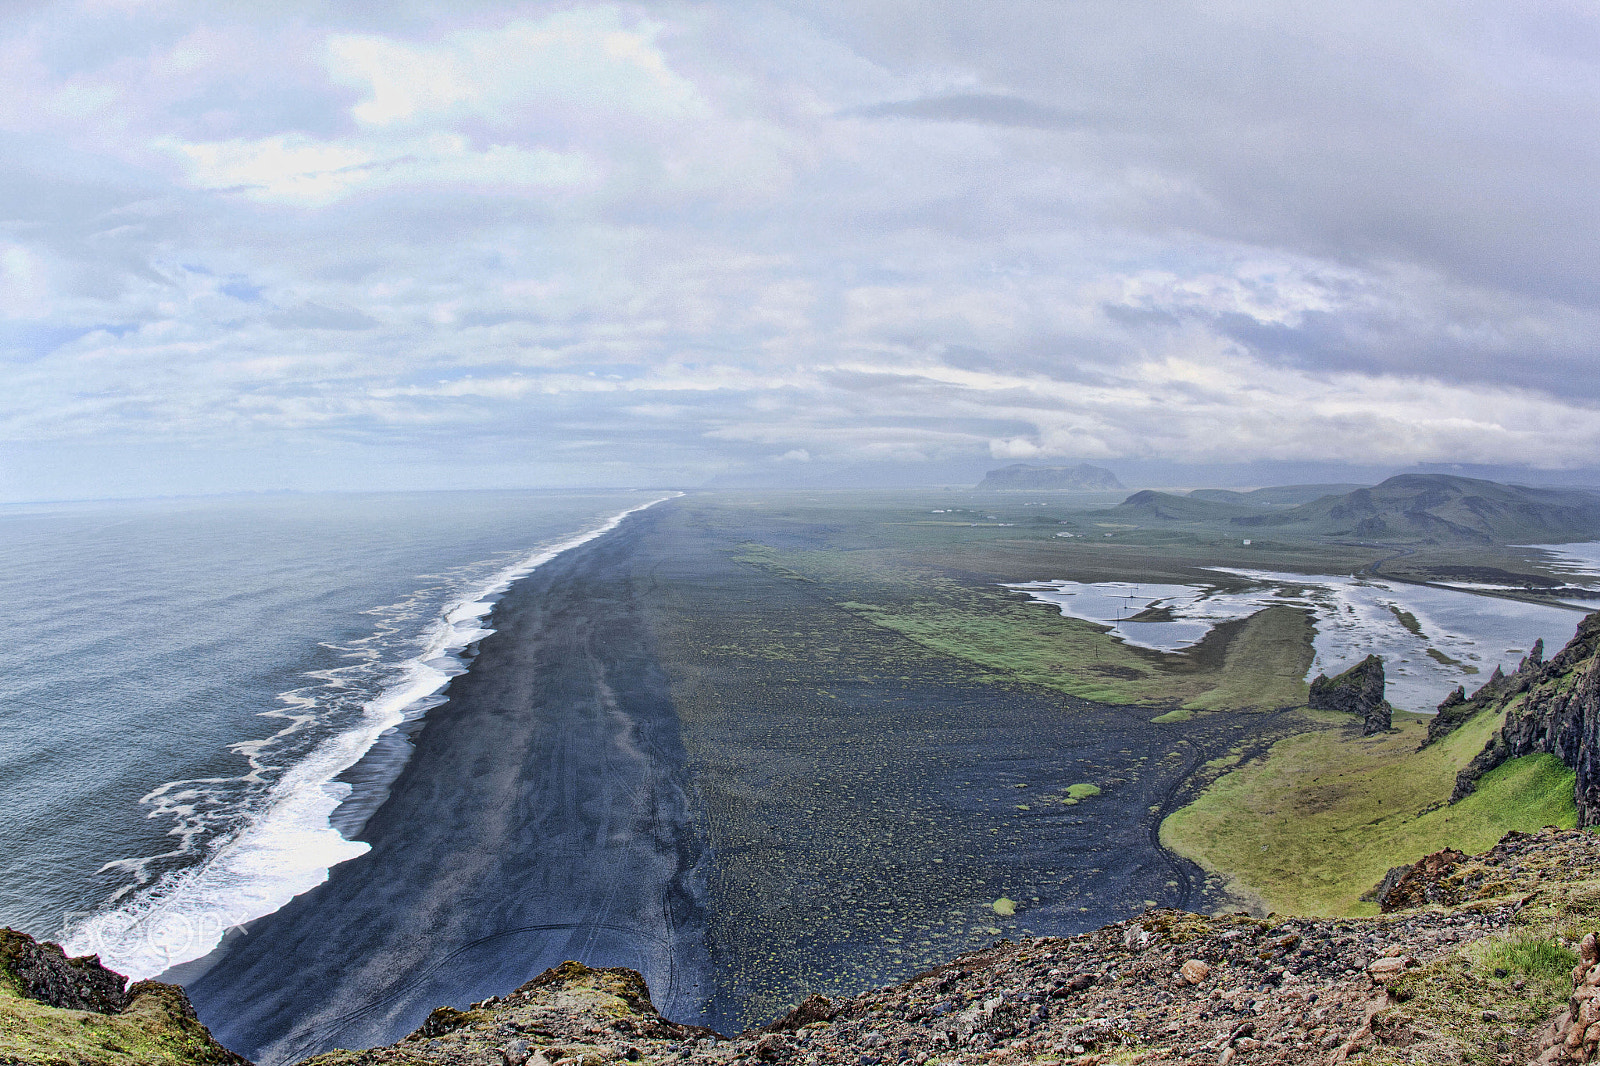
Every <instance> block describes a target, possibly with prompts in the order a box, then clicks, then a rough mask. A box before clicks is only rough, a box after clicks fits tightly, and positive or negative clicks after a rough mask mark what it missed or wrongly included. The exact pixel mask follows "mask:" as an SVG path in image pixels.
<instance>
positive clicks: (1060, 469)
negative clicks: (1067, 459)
mask: <svg viewBox="0 0 1600 1066" xmlns="http://www.w3.org/2000/svg"><path fill="white" fill-rule="evenodd" d="M978 488H980V489H1045V490H1049V489H1054V490H1057V491H1060V490H1062V489H1071V490H1076V491H1079V492H1104V491H1113V490H1116V489H1120V488H1122V482H1120V481H1118V480H1117V475H1115V474H1113V473H1112V472H1111V471H1109V470H1106V469H1104V468H1102V467H1098V466H1090V465H1089V464H1088V463H1079V464H1078V465H1077V466H1072V467H1067V466H1028V465H1027V464H1026V463H1013V464H1012V465H1011V466H1006V467H1001V468H1000V469H999V470H991V471H989V472H988V473H987V474H985V475H984V476H983V480H982V481H980V482H978Z"/></svg>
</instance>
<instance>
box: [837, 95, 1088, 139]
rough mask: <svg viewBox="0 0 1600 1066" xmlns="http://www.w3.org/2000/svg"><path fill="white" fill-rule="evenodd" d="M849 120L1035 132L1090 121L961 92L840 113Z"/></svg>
mask: <svg viewBox="0 0 1600 1066" xmlns="http://www.w3.org/2000/svg"><path fill="white" fill-rule="evenodd" d="M839 115H840V116H841V117H846V118H911V119H921V120H923V121H927V122H971V123H976V124H978V125H982V126H1016V127H1020V128H1023V129H1035V130H1066V129H1075V128H1077V127H1080V126H1083V125H1085V124H1086V122H1087V121H1088V119H1087V117H1086V116H1084V115H1082V114H1075V113H1073V112H1071V111H1067V110H1065V109H1063V108H1059V107H1053V106H1051V105H1049V104H1041V103H1037V102H1035V101H1033V100H1024V99H1022V98H1021V97H1017V96H1005V95H1001V94H998V93H957V94H953V95H949V96H930V97H923V98H922V99H918V100H891V101H887V102H884V103H881V104H866V105H864V106H861V107H851V108H846V109H845V110H843V111H841V112H839Z"/></svg>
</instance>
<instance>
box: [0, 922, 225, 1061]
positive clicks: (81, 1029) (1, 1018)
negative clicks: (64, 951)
mask: <svg viewBox="0 0 1600 1066" xmlns="http://www.w3.org/2000/svg"><path fill="white" fill-rule="evenodd" d="M122 983H123V979H122V978H121V977H120V976H119V975H116V974H112V973H111V972H110V971H108V970H106V969H104V968H103V967H101V966H100V964H99V960H97V959H93V958H83V959H65V958H64V957H63V956H62V955H61V953H60V951H59V950H58V949H55V948H54V946H53V945H39V944H35V943H34V941H33V940H32V939H31V938H30V937H28V936H26V935H24V934H22V933H18V932H15V931H13V930H10V929H0V1062H5V1063H22V1064H26V1066H247V1064H246V1063H245V1060H244V1059H241V1058H240V1057H239V1056H237V1055H235V1054H233V1053H232V1052H230V1051H228V1050H226V1049H225V1048H223V1047H222V1046H221V1045H220V1044H218V1043H217V1042H216V1041H215V1040H213V1039H212V1038H211V1034H210V1033H209V1032H207V1031H206V1027H205V1026H203V1025H201V1024H200V1022H199V1021H198V1020H196V1018H195V1015H194V1008H193V1007H191V1006H190V1005H189V999H188V997H187V996H185V995H184V992H183V989H181V988H179V987H178V986H177V985H166V984H160V983H158V982H155V981H140V982H138V983H137V984H135V985H133V986H132V987H131V988H129V989H128V990H127V993H126V995H125V996H124V995H123V994H122V993H121V989H122ZM51 999H54V1000H56V1001H57V1003H59V1002H72V1003H85V1004H87V1003H90V1002H95V1001H100V1002H99V1003H98V1004H97V1005H99V1006H100V1007H101V1008H102V1009H74V1008H73V1007H67V1006H60V1005H56V1003H52V1002H50V1000H51ZM106 1000H115V1001H117V1002H116V1003H110V1002H104V1001H106Z"/></svg>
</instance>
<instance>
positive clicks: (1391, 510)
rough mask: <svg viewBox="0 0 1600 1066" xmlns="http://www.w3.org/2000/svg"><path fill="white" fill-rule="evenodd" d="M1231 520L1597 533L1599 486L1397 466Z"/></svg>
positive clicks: (1337, 533)
mask: <svg viewBox="0 0 1600 1066" xmlns="http://www.w3.org/2000/svg"><path fill="white" fill-rule="evenodd" d="M1229 522H1230V523H1231V524H1232V525H1235V526H1245V527H1262V526H1267V527H1277V528H1281V529H1282V530H1283V531H1284V532H1286V533H1298V534H1301V535H1306V536H1324V537H1360V538H1363V539H1372V540H1429V541H1472V542H1477V543H1483V544H1495V543H1498V544H1514V543H1530V542H1532V543H1549V542H1559V541H1577V540H1593V539H1596V538H1600V494H1597V493H1593V492H1586V491H1583V490H1579V489H1540V488H1528V487H1526V486H1523V485H1502V484H1500V483H1499V482H1495V481H1482V480H1479V479H1477V478H1467V477H1455V476H1452V475H1448V474H1401V475H1399V476H1397V477H1392V478H1390V479H1389V480H1387V481H1384V482H1382V483H1381V484H1378V485H1374V486H1372V487H1371V488H1362V489H1356V490H1355V491H1353V492H1347V493H1345V494H1344V495H1342V496H1325V497H1323V498H1321V499H1318V500H1313V501H1312V502H1310V503H1306V504H1302V505H1301V506H1299V507H1294V508H1291V509H1289V510H1287V511H1275V512H1271V513H1265V514H1259V513H1258V514H1249V515H1237V516H1234V517H1232V518H1230V519H1229Z"/></svg>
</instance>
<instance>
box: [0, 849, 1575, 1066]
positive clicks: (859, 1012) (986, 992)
mask: <svg viewBox="0 0 1600 1066" xmlns="http://www.w3.org/2000/svg"><path fill="white" fill-rule="evenodd" d="M1383 901H1384V906H1385V907H1386V908H1390V913H1387V914H1383V915H1379V916H1377V917H1372V918H1342V919H1312V918H1281V917H1276V916H1274V917H1269V918H1267V919H1259V918H1252V917H1249V916H1246V915H1242V914H1240V915H1230V916H1218V917H1207V916H1203V915H1195V914H1188V913H1184V912H1181V911H1171V910H1156V911H1149V912H1146V913H1145V914H1142V915H1140V916H1139V917H1137V918H1133V919H1130V920H1128V921H1125V922H1119V923H1117V924H1115V925H1110V926H1106V927H1105V928H1103V929H1099V930H1096V931H1095V932H1092V933H1086V934H1084V935H1081V936H1076V937H1069V938H1044V939H1033V940H1027V941H1024V942H1022V943H1015V944H1014V943H1009V942H1001V943H999V944H996V945H994V946H993V947H991V948H989V949H987V950H984V951H980V952H976V953H974V954H970V955H965V956H962V957H961V958H958V959H955V960H954V961H952V962H950V963H947V964H946V965H944V966H940V967H937V968H935V969H933V970H930V971H928V972H926V973H923V974H919V975H918V976H916V977H914V978H912V979H911V980H909V981H906V982H904V983H903V984H900V985H896V986H894V987H892V988H884V989H879V990H877V991H873V992H868V993H865V994H863V995H860V996H857V997H855V998H853V999H848V1000H838V1001H832V1002H830V1001H828V1000H825V999H823V998H821V997H812V998H811V999H809V1000H807V1001H806V1002H805V1003H803V1004H801V1005H799V1006H798V1007H797V1008H796V1009H795V1010H794V1011H793V1012H792V1013H791V1014H790V1015H789V1016H788V1017H786V1018H783V1019H780V1020H779V1021H776V1022H774V1023H773V1024H771V1025H769V1026H767V1027H766V1028H764V1029H760V1030H753V1031H750V1032H746V1033H742V1034H740V1035H738V1036H735V1037H732V1038H728V1037H723V1036H721V1035H719V1034H716V1033H713V1032H711V1031H710V1030H708V1029H704V1028H698V1027H694V1026H687V1025H681V1024H678V1023H675V1022H672V1021H670V1020H668V1019H665V1018H662V1017H661V1016H660V1014H659V1013H657V1011H656V1009H655V1008H654V1006H652V1005H651V1003H650V998H649V990H648V989H647V988H646V987H645V983H644V980H643V979H642V978H641V977H640V976H639V974H638V973H636V972H634V971H632V970H622V969H608V970H597V969H591V968H589V967H587V966H583V965H580V964H579V963H575V962H569V963H565V964H563V965H562V966H559V967H556V968H554V969H551V970H547V971H546V972H545V973H543V974H541V975H539V976H538V977H535V978H534V979H533V980H531V981H529V982H527V983H526V984H524V985H522V986H521V987H519V988H517V989H515V990H513V991H510V992H508V993H507V994H506V995H504V996H498V997H494V998H491V999H489V1000H486V1001H485V1002H482V1003H477V1004H473V1005H471V1007H470V1008H468V1009H466V1010H459V1009H455V1008H452V1007H440V1008H439V1009H437V1010H435V1011H434V1012H433V1014H432V1015H430V1016H429V1018H428V1019H427V1021H426V1023H425V1024H424V1025H423V1026H422V1027H421V1028H420V1029H419V1030H418V1031H417V1032H415V1033H413V1034H412V1035H411V1036H409V1037H407V1038H406V1039H405V1040H402V1041H400V1042H399V1043H397V1044H393V1045H391V1046H388V1047H382V1048H373V1049H370V1050H366V1051H334V1052H329V1053H327V1054H325V1055H320V1056H318V1057H316V1058H314V1059H310V1060H307V1062H306V1063H305V1064H303V1066H369V1064H370V1066H375V1064H380V1063H382V1064H415V1066H422V1064H425V1063H426V1064H452V1066H469V1064H470V1066H608V1064H616V1066H622V1064H624V1063H631V1062H638V1063H684V1064H686V1066H733V1064H735V1063H739V1064H744V1063H750V1064H755V1063H785V1064H793V1066H821V1064H833V1063H847V1064H850V1066H891V1064H898V1063H911V1064H914V1066H925V1064H929V1063H932V1064H935V1066H955V1064H963V1066H972V1064H977V1063H995V1064H1006V1063H1021V1062H1046V1063H1057V1062H1059V1063H1074V1064H1079V1066H1098V1064H1111V1063H1126V1064H1134V1063H1205V1064H1211V1063H1216V1064H1227V1063H1238V1064H1246V1063H1248V1064H1256V1063H1260V1064H1268V1063H1273V1064H1287V1063H1294V1064H1303V1063H1340V1062H1363V1063H1374V1064H1377V1063H1396V1064H1399V1063H1407V1064H1417V1063H1464V1062H1470V1063H1503V1064H1512V1063H1517V1064H1520V1063H1535V1062H1537V1063H1540V1064H1552V1063H1575V1062H1589V1061H1591V1060H1593V1059H1594V1058H1596V1053H1597V1047H1600V944H1597V942H1596V939H1595V937H1594V936H1593V933H1592V930H1593V929H1594V928H1595V927H1596V925H1600V836H1596V835H1594V834H1591V833H1590V832H1587V831H1582V830H1555V829H1547V830H1545V831H1543V832H1541V833H1538V834H1534V835H1527V834H1516V833H1513V834H1511V835H1509V836H1508V837H1506V838H1505V839H1504V840H1503V841H1502V842H1501V843H1500V844H1499V845H1497V846H1496V847H1495V848H1494V849H1492V850H1491V851H1489V852H1487V853H1485V854H1483V855H1480V856H1476V857H1469V856H1463V855H1460V854H1459V853H1454V852H1441V853H1439V854H1438V855H1435V856H1429V857H1428V859H1426V860H1424V861H1421V862H1418V863H1417V864H1416V865H1415V866H1413V867H1411V868H1410V869H1409V870H1407V871H1404V872H1403V873H1402V875H1400V876H1399V877H1398V878H1397V881H1396V883H1394V884H1391V885H1388V886H1387V889H1386V891H1385V893H1384V895H1383ZM15 936H20V934H15V935H14V937H15ZM24 939H25V938H24ZM7 943H10V944H16V943H19V941H17V940H15V939H12V940H10V941H7ZM29 943H31V942H29ZM32 950H33V952H34V953H33V954H31V955H29V956H28V957H29V958H35V957H37V952H38V951H40V950H42V951H44V952H45V954H46V955H48V956H49V958H48V959H46V962H47V963H49V967H47V968H51V967H53V969H51V972H52V973H54V974H56V976H57V977H61V976H62V975H61V973H60V968H61V965H65V966H67V967H69V968H77V970H79V971H82V970H84V969H85V968H86V966H88V964H89V961H90V960H62V959H60V956H59V953H55V954H51V953H50V951H49V946H46V947H44V948H42V949H41V948H38V946H35V948H34V949H32ZM24 954H27V953H24ZM18 957H20V956H18V955H17V954H16V953H13V954H12V955H9V956H5V958H4V960H3V961H5V963H6V972H5V973H4V974H3V975H0V977H4V979H5V982H8V983H9V988H8V989H7V990H5V991H4V994H5V996H7V997H9V998H0V1063H3V1064H7V1066H9V1064H17V1063H27V1064H30V1066H47V1064H49V1066H55V1064H58V1063H72V1064H74V1066H99V1064H100V1063H113V1062H115V1063H122V1062H130V1061H131V1062H142V1061H158V1060H157V1059H155V1058H149V1059H144V1058H130V1057H128V1056H127V1055H126V1054H124V1055H121V1056H118V1055H117V1054H115V1053H114V1052H112V1051H111V1050H110V1049H109V1048H105V1049H104V1050H103V1053H101V1052H95V1051H94V1045H93V1042H92V1041H88V1040H85V1041H83V1042H80V1044H79V1045H78V1046H77V1047H75V1048H74V1049H73V1052H72V1054H71V1056H67V1055H63V1054H60V1053H57V1052H56V1051H52V1050H51V1049H52V1048H57V1049H59V1044H52V1043H51V1040H55V1039H57V1038H58V1037H59V1033H60V1032H62V1031H65V1032H67V1033H68V1034H69V1035H70V1034H71V1032H72V1028H73V1026H79V1027H81V1028H84V1029H85V1030H86V1031H88V1030H91V1029H93V1027H94V1024H98V1023H97V1022H95V1019H114V1018H122V1017H124V1016H125V1015H126V1014H128V1013H130V1012H134V1011H135V1007H136V1006H137V1004H138V1003H139V1002H141V997H144V998H145V999H146V1000H149V997H152V996H154V997H156V998H155V999H154V1000H149V1002H148V1003H147V1006H146V1007H144V1008H141V1011H142V1014H141V1016H143V1015H150V1016H151V1017H154V1016H155V1013H157V1012H160V1013H162V1014H163V1015H164V1016H166V1017H168V1018H169V1019H170V1020H171V1021H172V1023H173V1025H174V1026H177V1027H178V1029H179V1030H181V1033H182V1035H183V1036H185V1037H186V1038H187V1039H188V1040H189V1041H190V1042H191V1043H190V1044H189V1048H190V1050H191V1052H192V1054H193V1057H192V1058H184V1057H182V1056H181V1055H180V1054H178V1053H177V1051H178V1048H177V1045H176V1044H174V1043H172V1041H168V1042H167V1043H162V1044H161V1045H160V1046H161V1048H162V1054H163V1056H165V1057H163V1058H161V1059H159V1061H163V1062H168V1061H171V1062H181V1061H191V1062H197V1063H198V1062H207V1063H225V1062H234V1063H237V1062H240V1061H242V1060H239V1059H237V1058H233V1057H231V1056H227V1053H226V1052H224V1051H222V1050H221V1049H220V1048H217V1047H216V1046H215V1045H214V1044H212V1043H210V1042H209V1040H208V1038H206V1037H204V1036H203V1034H204V1030H203V1029H201V1028H200V1027H199V1026H198V1023H196V1022H194V1021H193V1018H192V1015H189V1014H186V1012H185V1011H184V1010H183V1007H184V1006H186V1002H183V1003H180V1002H179V1000H178V998H176V997H181V995H182V993H181V991H178V990H176V989H171V986H155V987H153V988H152V987H150V985H149V983H141V985H135V986H134V987H133V988H132V989H130V990H128V992H126V993H124V992H123V991H122V988H121V983H120V979H119V980H118V982H117V984H116V986H115V988H110V987H100V986H101V985H104V980H103V978H101V977H99V976H98V974H96V976H95V981H98V982H100V984H98V985H96V986H95V987H96V988H98V989H99V991H97V992H95V993H94V994H95V995H97V996H99V997H100V998H99V999H98V1000H96V1001H95V1002H93V1003H87V1002H86V1003H83V1004H78V1005H76V1006H72V1005H62V1006H54V1007H51V1006H46V1005H44V1003H43V1001H42V1000H40V999H39V998H38V996H37V995H34V994H33V993H28V992H26V991H22V988H23V986H24V985H25V984H26V980H25V979H24V978H22V977H19V975H18V972H17V969H16V964H15V959H16V958H18ZM58 963H59V964H60V965H57V964H58ZM94 966H96V967H97V966H98V964H97V963H96V964H94ZM104 972H106V973H109V971H104ZM66 976H67V977H70V976H71V975H70V974H68V975H66ZM113 976H114V975H113ZM36 983H37V982H36ZM57 983H58V984H59V981H58V982H57ZM168 989H171V991H170V992H169V991H167V990H168ZM46 993H48V989H46ZM174 994H175V996H174ZM30 995H33V996H34V998H32V999H30V998H29V996H30ZM130 997H131V998H130ZM162 997H166V998H165V999H163V998H162ZM58 998H59V997H58ZM18 1003H26V1004H27V1005H28V1008H29V1010H31V1011H32V1013H31V1014H30V1015H24V1016H18V1015H17V1013H16V1010H15V1008H16V1005H17V1004H18ZM157 1003H159V1004H162V1005H161V1006H159V1007H158V1006H155V1005H154V1004H157ZM130 1004H132V1005H130ZM86 1015H92V1016H93V1018H91V1019H89V1020H84V1019H85V1016H86ZM75 1019H76V1020H75ZM69 1023H70V1024H69ZM30 1026H33V1027H35V1028H34V1031H33V1032H32V1033H31V1035H32V1036H36V1037H37V1038H38V1040H39V1042H38V1043H36V1044H35V1045H34V1046H32V1047H30V1046H29V1040H30V1028H29V1027H30ZM141 1033H144V1035H142V1036H141V1037H140V1039H143V1040H146V1041H154V1042H159V1041H157V1037H155V1036H151V1035H149V1034H148V1033H145V1032H144V1030H141ZM47 1038H48V1039H47ZM110 1039H116V1038H114V1037H110V1036H106V1035H104V1034H102V1038H101V1045H102V1047H103V1048H104V1042H105V1041H106V1040H110ZM145 1046H146V1047H154V1046H155V1043H147V1044H146V1045H145ZM122 1050H123V1051H132V1050H133V1049H132V1048H127V1047H124V1048H123V1049H122ZM169 1052H170V1053H169ZM96 1055H100V1057H96Z"/></svg>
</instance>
